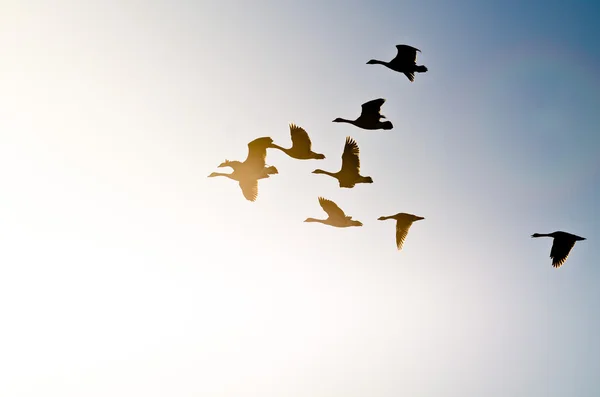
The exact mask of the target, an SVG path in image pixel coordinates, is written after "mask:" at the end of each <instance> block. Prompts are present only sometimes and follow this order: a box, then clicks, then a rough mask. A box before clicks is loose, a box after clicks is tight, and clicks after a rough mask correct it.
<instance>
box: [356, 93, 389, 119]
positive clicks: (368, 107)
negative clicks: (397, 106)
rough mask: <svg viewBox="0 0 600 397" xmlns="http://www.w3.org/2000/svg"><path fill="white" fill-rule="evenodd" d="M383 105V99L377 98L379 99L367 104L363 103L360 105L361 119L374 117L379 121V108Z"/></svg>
mask: <svg viewBox="0 0 600 397" xmlns="http://www.w3.org/2000/svg"><path fill="white" fill-rule="evenodd" d="M384 103H385V99H384V98H379V99H373V100H372V101H369V102H365V103H363V104H362V106H361V107H362V111H361V114H360V115H361V116H362V117H375V116H377V121H379V119H380V118H381V117H383V116H382V115H381V106H382V105H383V104H384Z"/></svg>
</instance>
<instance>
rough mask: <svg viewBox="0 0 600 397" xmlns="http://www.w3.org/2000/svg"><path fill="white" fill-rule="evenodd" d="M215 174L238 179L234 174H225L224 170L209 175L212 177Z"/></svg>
mask: <svg viewBox="0 0 600 397" xmlns="http://www.w3.org/2000/svg"><path fill="white" fill-rule="evenodd" d="M215 176H226V177H227V178H229V179H233V180H236V179H235V177H233V176H232V174H225V173H223V172H213V173H212V174H210V175H209V177H211V178H213V177H215Z"/></svg>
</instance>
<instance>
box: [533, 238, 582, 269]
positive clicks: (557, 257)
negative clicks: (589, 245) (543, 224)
mask: <svg viewBox="0 0 600 397" xmlns="http://www.w3.org/2000/svg"><path fill="white" fill-rule="evenodd" d="M531 237H553V238H554V242H553V243H552V249H551V250H550V258H552V266H554V267H555V268H557V269H558V268H559V267H561V266H562V265H563V264H564V263H565V261H566V260H567V257H568V256H569V253H570V252H571V249H572V248H573V246H574V245H575V242H577V241H581V240H585V238H584V237H579V236H576V235H574V234H571V233H567V232H554V233H548V234H545V233H534V234H532V235H531Z"/></svg>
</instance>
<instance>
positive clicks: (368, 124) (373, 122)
mask: <svg viewBox="0 0 600 397" xmlns="http://www.w3.org/2000/svg"><path fill="white" fill-rule="evenodd" d="M384 103H385V99H384V98H379V99H373V100H372V101H369V102H365V103H363V104H362V105H361V107H362V111H361V113H360V116H358V118H357V119H356V120H346V119H343V118H341V117H338V118H337V119H335V120H333V122H334V123H350V124H352V125H354V126H356V127H358V128H362V129H364V130H391V129H392V128H394V125H393V124H392V122H391V121H381V119H385V116H384V115H383V114H381V106H382V105H383V104H384Z"/></svg>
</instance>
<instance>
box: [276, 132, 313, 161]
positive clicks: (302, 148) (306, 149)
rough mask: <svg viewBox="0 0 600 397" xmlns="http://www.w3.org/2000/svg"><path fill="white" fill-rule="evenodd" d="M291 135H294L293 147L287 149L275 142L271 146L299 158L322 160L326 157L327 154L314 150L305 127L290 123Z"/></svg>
mask: <svg viewBox="0 0 600 397" xmlns="http://www.w3.org/2000/svg"><path fill="white" fill-rule="evenodd" d="M290 135H291V136H292V147H291V148H289V149H286V148H282V147H281V146H279V145H275V144H272V145H271V146H270V147H272V148H275V149H279V150H281V151H282V152H284V153H285V154H287V155H288V156H290V157H292V158H295V159H298V160H309V159H316V160H322V159H324V158H325V155H323V154H320V153H315V152H313V151H312V142H311V141H310V138H309V137H308V133H307V132H306V131H305V130H304V128H302V127H298V126H297V125H295V124H290Z"/></svg>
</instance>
